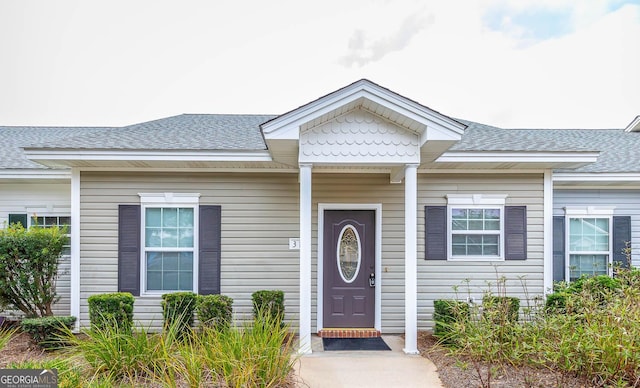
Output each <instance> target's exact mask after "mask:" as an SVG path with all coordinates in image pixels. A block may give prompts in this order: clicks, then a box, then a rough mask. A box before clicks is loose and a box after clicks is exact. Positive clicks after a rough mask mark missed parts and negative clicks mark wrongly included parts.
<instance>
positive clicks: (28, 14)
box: [0, 0, 640, 128]
mask: <svg viewBox="0 0 640 388" xmlns="http://www.w3.org/2000/svg"><path fill="white" fill-rule="evenodd" d="M361 78H367V79H369V80H371V81H373V82H375V83H378V84H380V85H382V86H384V87H386V88H389V89H391V90H393V91H395V92H397V93H399V94H401V95H403V96H405V97H408V98H410V99H412V100H415V101H417V102H419V103H421V104H423V105H426V106H428V107H430V108H432V109H435V110H437V111H439V112H440V113H443V114H445V115H448V116H451V117H454V118H462V119H467V120H472V121H476V122H481V123H484V124H489V125H495V126H500V127H505V128H624V127H626V126H627V124H629V123H630V122H631V121H632V120H633V118H634V117H635V116H636V115H640V0H633V1H630V0H627V1H624V0H584V1H575V0H513V1H506V0H467V1H459V0H429V1H421V0H368V1H365V0H322V1H307V0H295V1H294V0H291V1H289V0H270V1H249V0H245V1H242V0H234V1H227V0H211V1H204V0H181V1H177V0H176V1H166V0H135V1H133V0H110V1H106V0H100V1H98V0H84V1H71V0H57V1H50V0H37V1H34V0H0V125H53V126H85V125H87V126H123V125H129V124H134V123H139V122H144V121H149V120H154V119H158V118H162V117H168V116H173V115H176V114H181V113H254V114H280V113H285V112H287V111H290V110H292V109H294V108H296V107H298V106H301V105H303V104H305V103H307V102H310V101H313V100H315V99H316V98H318V97H321V96H323V95H325V94H327V93H330V92H332V91H334V90H336V89H339V88H341V87H343V86H346V85H348V84H350V83H352V82H354V81H357V80H359V79H361Z"/></svg>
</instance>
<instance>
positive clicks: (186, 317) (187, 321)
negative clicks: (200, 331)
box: [162, 291, 197, 338]
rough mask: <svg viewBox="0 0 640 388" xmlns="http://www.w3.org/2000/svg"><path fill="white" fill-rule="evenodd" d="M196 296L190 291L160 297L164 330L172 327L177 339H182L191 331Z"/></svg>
mask: <svg viewBox="0 0 640 388" xmlns="http://www.w3.org/2000/svg"><path fill="white" fill-rule="evenodd" d="M196 296H197V295H196V294H195V293H193V292H191V291H185V292H173V293H171V294H163V295H162V316H163V318H164V329H165V330H167V329H168V328H169V327H174V328H175V330H176V335H177V337H178V338H182V337H183V336H184V335H185V334H187V333H188V332H189V331H190V330H191V326H193V312H194V310H195V308H196Z"/></svg>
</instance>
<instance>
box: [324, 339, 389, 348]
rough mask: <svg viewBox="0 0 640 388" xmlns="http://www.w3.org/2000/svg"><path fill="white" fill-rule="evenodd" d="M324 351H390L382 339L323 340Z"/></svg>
mask: <svg viewBox="0 0 640 388" xmlns="http://www.w3.org/2000/svg"><path fill="white" fill-rule="evenodd" d="M322 346H323V347H324V350H325V351H331V350H391V348H390V347H389V345H387V344H386V343H385V342H384V341H383V340H382V338H380V337H373V338H323V339H322Z"/></svg>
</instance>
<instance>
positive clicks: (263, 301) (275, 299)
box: [251, 290, 284, 322]
mask: <svg viewBox="0 0 640 388" xmlns="http://www.w3.org/2000/svg"><path fill="white" fill-rule="evenodd" d="M251 300H252V301H253V317H254V318H255V319H258V318H259V317H260V316H261V315H262V314H266V315H269V316H270V317H271V318H272V319H273V320H277V321H279V322H284V291H281V290H259V291H256V292H254V293H253V294H251Z"/></svg>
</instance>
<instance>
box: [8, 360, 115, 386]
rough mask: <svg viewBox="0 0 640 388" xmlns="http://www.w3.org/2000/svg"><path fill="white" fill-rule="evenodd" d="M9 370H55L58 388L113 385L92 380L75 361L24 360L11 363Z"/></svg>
mask: <svg viewBox="0 0 640 388" xmlns="http://www.w3.org/2000/svg"><path fill="white" fill-rule="evenodd" d="M7 367H8V368H9V369H48V370H52V369H55V370H56V371H57V372H58V385H57V386H58V387H59V388H77V387H86V386H92V387H108V386H113V384H108V383H109V382H105V381H103V382H102V383H100V381H99V380H95V381H94V380H93V379H91V378H89V377H88V375H87V373H86V371H85V370H83V368H82V367H81V366H79V365H78V364H77V363H76V362H75V360H73V359H66V358H54V359H50V360H26V361H20V362H12V363H10V364H9V365H8V366H7Z"/></svg>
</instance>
